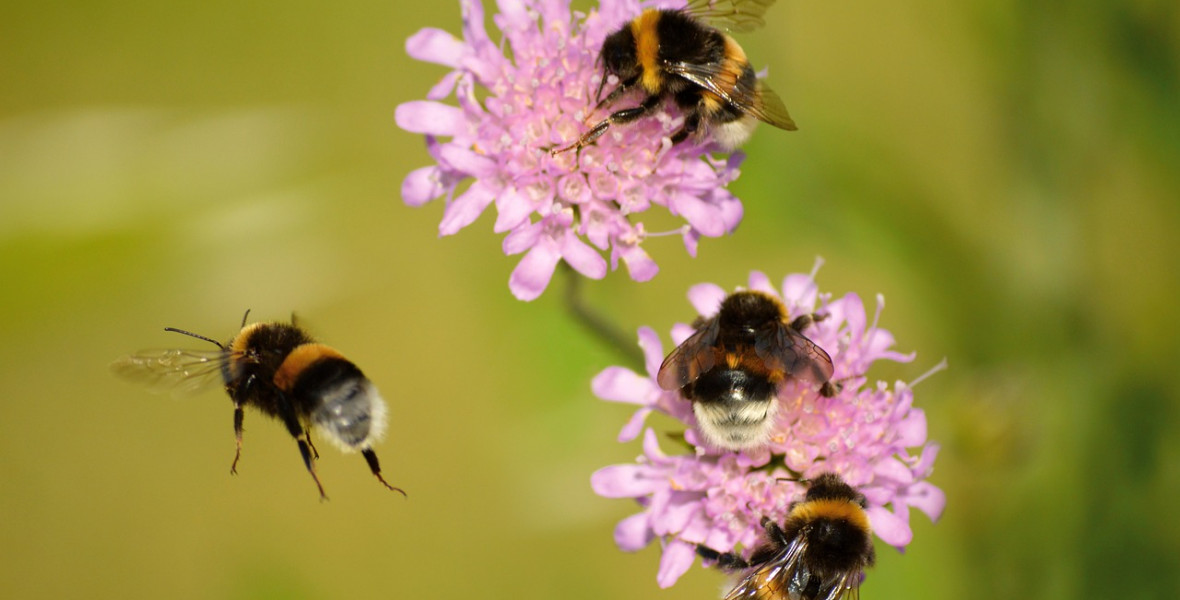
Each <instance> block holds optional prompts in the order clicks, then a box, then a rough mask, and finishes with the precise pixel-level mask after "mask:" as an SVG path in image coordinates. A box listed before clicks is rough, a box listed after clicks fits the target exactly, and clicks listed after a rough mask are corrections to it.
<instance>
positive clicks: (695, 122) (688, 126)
mask: <svg viewBox="0 0 1180 600" xmlns="http://www.w3.org/2000/svg"><path fill="white" fill-rule="evenodd" d="M700 126H701V114H700V113H698V112H695V111H694V112H691V113H689V114H688V116H686V117H684V127H681V128H680V131H677V132H676V134H675V135H673V136H672V145H673V146H675V145H676V144H679V143H680V142H683V141H684V140H686V139H688V136H690V135H692V134H694V133H696V132H697V129H698V128H700Z"/></svg>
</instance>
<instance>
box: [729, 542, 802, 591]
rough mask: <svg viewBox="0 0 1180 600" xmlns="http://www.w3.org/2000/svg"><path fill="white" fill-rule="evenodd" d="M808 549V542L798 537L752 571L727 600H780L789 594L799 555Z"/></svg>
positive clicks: (797, 566) (798, 565)
mask: <svg viewBox="0 0 1180 600" xmlns="http://www.w3.org/2000/svg"><path fill="white" fill-rule="evenodd" d="M806 549H807V542H806V541H805V540H804V538H802V537H796V538H794V539H793V540H791V543H790V544H787V546H786V547H785V548H783V550H782V551H781V552H779V553H778V554H776V555H775V556H774V558H771V559H770V560H768V561H766V562H765V563H763V564H761V565H759V566H758V567H756V568H755V569H754V570H753V571H750V572H749V573H748V574H747V575H746V576H745V577H744V578H742V580H741V581H739V582H738V584H737V585H736V586H734V588H733V590H731V591H730V592H729V594H727V595H726V596H725V600H779V599H785V598H791V596H789V595H788V592H789V589H788V588H789V586H790V582H791V578H792V577H793V576H794V574H795V571H796V570H797V569H798V568H799V567H800V564H799V557H801V556H802V555H803V551H804V550H806Z"/></svg>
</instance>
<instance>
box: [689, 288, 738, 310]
mask: <svg viewBox="0 0 1180 600" xmlns="http://www.w3.org/2000/svg"><path fill="white" fill-rule="evenodd" d="M728 295H729V293H728V292H726V291H725V290H724V289H722V288H721V286H719V285H716V284H712V283H698V284H696V285H694V286H692V287H690V288H688V301H689V303H690V304H692V307H693V308H695V309H697V313H699V314H700V315H701V316H702V317H711V316H713V315H715V314H717V311H718V310H720V309H721V301H722V300H725V297H726V296H728Z"/></svg>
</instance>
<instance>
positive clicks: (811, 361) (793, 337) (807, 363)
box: [754, 323, 835, 383]
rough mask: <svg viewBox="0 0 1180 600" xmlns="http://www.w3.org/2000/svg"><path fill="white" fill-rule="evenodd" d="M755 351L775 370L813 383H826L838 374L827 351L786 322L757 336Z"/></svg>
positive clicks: (768, 366)
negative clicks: (833, 375) (835, 372)
mask: <svg viewBox="0 0 1180 600" xmlns="http://www.w3.org/2000/svg"><path fill="white" fill-rule="evenodd" d="M754 351H755V352H756V353H757V354H758V358H761V359H762V362H764V363H766V367H767V368H768V369H770V370H771V371H781V372H783V373H786V374H787V375H789V376H791V377H793V378H795V379H801V380H803V381H809V382H811V383H825V382H826V381H828V380H829V379H831V378H832V373H833V372H834V371H835V368H834V367H833V366H832V357H830V356H828V353H827V352H824V349H823V348H820V347H819V346H817V345H816V344H815V342H813V341H811V340H809V339H807V337H806V336H804V335H803V334H802V333H799V332H798V331H796V330H795V329H794V328H792V327H791V326H789V325H787V324H786V323H780V324H779V325H778V326H777V327H774V328H773V329H772V330H770V331H768V332H765V333H762V334H760V335H759V336H758V337H756V338H755V340H754Z"/></svg>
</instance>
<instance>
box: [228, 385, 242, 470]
mask: <svg viewBox="0 0 1180 600" xmlns="http://www.w3.org/2000/svg"><path fill="white" fill-rule="evenodd" d="M245 419H246V412H245V411H244V410H242V405H241V404H238V403H236V402H235V403H234V443H235V444H236V445H237V449H235V450H234V462H233V464H231V465H230V466H229V472H230V474H232V475H237V474H238V460H239V459H241V458H242V430H243V429H242V422H243V421H244V420H245Z"/></svg>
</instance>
